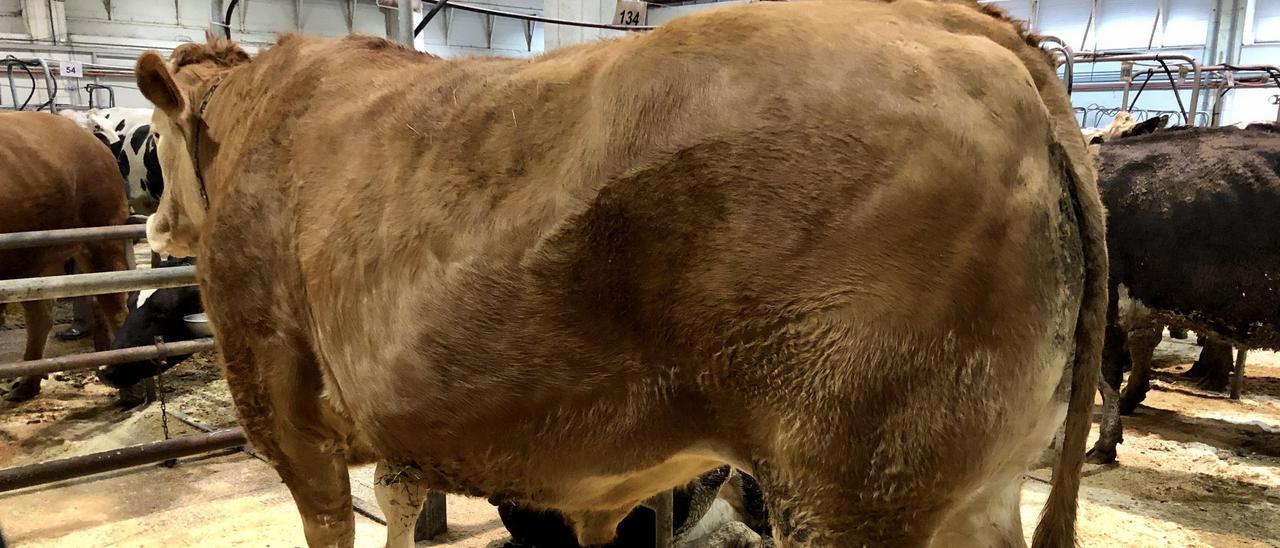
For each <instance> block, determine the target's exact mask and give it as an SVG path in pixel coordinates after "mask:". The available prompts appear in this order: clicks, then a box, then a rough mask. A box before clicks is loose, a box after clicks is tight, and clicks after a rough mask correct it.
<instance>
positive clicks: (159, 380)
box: [156, 373, 169, 440]
mask: <svg viewBox="0 0 1280 548" xmlns="http://www.w3.org/2000/svg"><path fill="white" fill-rule="evenodd" d="M156 396H158V397H159V398H160V429H161V430H164V439H166V440H167V439H169V409H168V408H167V407H166V406H165V397H164V373H157V374H156Z"/></svg>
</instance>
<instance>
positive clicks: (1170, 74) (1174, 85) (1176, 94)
mask: <svg viewBox="0 0 1280 548" xmlns="http://www.w3.org/2000/svg"><path fill="white" fill-rule="evenodd" d="M1156 61H1159V62H1160V67H1161V68H1163V69H1164V75H1165V76H1168V77H1169V87H1170V88H1172V89H1173V97H1174V98H1175V99H1177V100H1178V110H1180V111H1182V119H1183V120H1186V121H1187V125H1189V126H1194V125H1196V121H1195V120H1192V119H1191V117H1190V116H1188V115H1187V107H1186V106H1185V105H1183V104H1182V93H1181V92H1180V91H1178V84H1177V82H1174V81H1173V71H1170V70H1169V64H1168V63H1165V62H1164V59H1156Z"/></svg>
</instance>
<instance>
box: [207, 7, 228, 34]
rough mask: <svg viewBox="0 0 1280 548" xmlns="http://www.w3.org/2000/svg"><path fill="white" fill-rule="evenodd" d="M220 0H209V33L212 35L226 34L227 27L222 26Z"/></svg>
mask: <svg viewBox="0 0 1280 548" xmlns="http://www.w3.org/2000/svg"><path fill="white" fill-rule="evenodd" d="M222 17H223V15H222V0H209V33H210V34H212V35H214V36H227V29H224V28H222Z"/></svg>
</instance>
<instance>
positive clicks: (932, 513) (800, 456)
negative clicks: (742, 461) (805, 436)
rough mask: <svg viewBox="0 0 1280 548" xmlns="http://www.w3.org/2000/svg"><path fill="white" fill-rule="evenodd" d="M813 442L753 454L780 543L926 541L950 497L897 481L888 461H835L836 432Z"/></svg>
mask: <svg viewBox="0 0 1280 548" xmlns="http://www.w3.org/2000/svg"><path fill="white" fill-rule="evenodd" d="M818 423H821V424H828V425H829V424H831V421H815V424H814V425H815V426H816V424H818ZM806 430H807V429H806ZM810 431H811V432H812V431H817V430H816V429H814V430H810ZM851 432H852V431H846V432H845V433H846V434H848V433H851ZM832 437H835V438H840V439H843V438H846V437H847V436H844V435H837V436H832ZM824 438H825V439H824ZM807 441H812V446H810V447H789V448H787V447H784V448H780V449H782V450H781V451H779V452H778V454H776V455H774V456H772V457H766V458H763V459H761V458H758V457H757V458H755V459H753V460H752V465H751V468H752V474H754V475H755V477H756V480H757V482H758V483H759V484H760V488H761V491H762V492H763V494H764V499H765V502H766V504H767V506H768V508H769V520H770V522H771V523H772V526H773V527H772V530H773V537H774V539H775V540H776V542H777V544H778V545H779V546H788V547H793V546H805V547H809V546H812V547H818V546H902V547H910V546H925V545H926V543H927V542H928V540H929V537H930V536H931V535H932V534H933V531H934V529H936V527H937V524H938V521H939V518H940V517H941V514H942V510H944V507H945V505H946V504H947V503H946V501H945V500H944V499H945V498H946V497H944V496H931V495H925V494H922V493H921V491H924V490H927V488H922V489H918V490H917V489H900V488H897V487H900V486H901V485H900V484H897V483H896V481H895V480H894V479H890V478H892V477H893V474H892V473H888V471H886V470H885V469H884V468H883V465H881V464H876V463H871V462H866V461H863V462H860V463H847V462H846V463H836V462H832V459H833V458H834V454H833V453H832V452H831V448H832V447H833V446H835V447H838V445H835V444H833V443H830V441H831V437H827V436H820V437H818V438H816V439H810V440H807ZM836 454H840V453H836ZM774 463H787V464H786V465H785V466H786V467H785V468H783V466H784V465H780V464H779V465H775V464H774ZM890 466H892V464H890ZM859 471H860V472H859ZM931 479H934V478H931Z"/></svg>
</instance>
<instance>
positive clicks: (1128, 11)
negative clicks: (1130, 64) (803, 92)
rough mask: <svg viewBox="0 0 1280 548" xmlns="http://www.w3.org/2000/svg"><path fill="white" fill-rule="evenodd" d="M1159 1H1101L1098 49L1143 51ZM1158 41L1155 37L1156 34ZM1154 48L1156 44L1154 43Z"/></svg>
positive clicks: (1150, 38)
mask: <svg viewBox="0 0 1280 548" xmlns="http://www.w3.org/2000/svg"><path fill="white" fill-rule="evenodd" d="M1159 10H1160V2H1159V0H1101V1H1100V2H1099V4H1098V25H1097V29H1098V42H1097V43H1098V49H1102V50H1107V49H1145V48H1147V47H1148V45H1149V44H1153V42H1152V34H1153V29H1155V30H1158V29H1156V28H1155V23H1156V14H1157V12H1159ZM1157 39H1158V35H1157ZM1154 45H1156V46H1158V45H1159V43H1158V42H1154Z"/></svg>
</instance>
